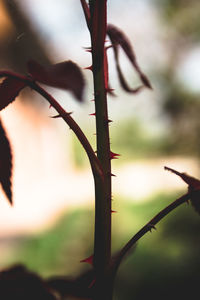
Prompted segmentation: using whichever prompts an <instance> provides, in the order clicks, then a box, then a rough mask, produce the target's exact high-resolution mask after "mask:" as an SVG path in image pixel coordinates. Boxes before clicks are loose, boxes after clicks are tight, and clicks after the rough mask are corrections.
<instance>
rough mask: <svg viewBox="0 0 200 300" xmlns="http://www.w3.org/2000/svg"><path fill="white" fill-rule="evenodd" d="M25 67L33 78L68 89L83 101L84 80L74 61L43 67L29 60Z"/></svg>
mask: <svg viewBox="0 0 200 300" xmlns="http://www.w3.org/2000/svg"><path fill="white" fill-rule="evenodd" d="M27 67H28V71H29V73H30V74H31V75H32V77H33V79H34V80H36V81H39V82H41V83H44V84H46V85H49V86H52V87H56V88H60V89H64V90H70V91H71V92H72V93H73V94H74V96H75V97H76V99H77V100H78V101H80V102H81V101H83V91H84V87H85V80H84V77H83V74H82V72H81V69H80V68H79V67H78V65H76V64H75V63H74V62H72V61H70V60H68V61H64V62H61V63H58V64H54V65H50V66H47V67H44V66H42V65H40V64H39V63H37V62H36V61H34V60H30V61H28V63H27Z"/></svg>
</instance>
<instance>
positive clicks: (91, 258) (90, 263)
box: [80, 255, 94, 265]
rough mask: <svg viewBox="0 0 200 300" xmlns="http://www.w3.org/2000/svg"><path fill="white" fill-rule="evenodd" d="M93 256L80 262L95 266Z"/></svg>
mask: <svg viewBox="0 0 200 300" xmlns="http://www.w3.org/2000/svg"><path fill="white" fill-rule="evenodd" d="M93 257H94V256H93V255H90V256H89V257H87V258H85V259H82V260H80V262H81V263H82V262H84V263H87V264H89V265H93Z"/></svg>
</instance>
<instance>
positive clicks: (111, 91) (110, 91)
mask: <svg viewBox="0 0 200 300" xmlns="http://www.w3.org/2000/svg"><path fill="white" fill-rule="evenodd" d="M114 90H115V89H111V88H107V89H106V92H107V93H111V94H112V93H113V92H114Z"/></svg>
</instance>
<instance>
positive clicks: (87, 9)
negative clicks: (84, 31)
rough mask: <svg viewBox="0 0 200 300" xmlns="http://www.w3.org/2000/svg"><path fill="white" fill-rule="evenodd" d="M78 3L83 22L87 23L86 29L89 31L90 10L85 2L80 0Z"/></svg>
mask: <svg viewBox="0 0 200 300" xmlns="http://www.w3.org/2000/svg"><path fill="white" fill-rule="evenodd" d="M80 1H81V5H82V8H83V12H84V15H85V20H86V23H87V27H88V29H89V31H90V9H89V6H88V4H87V3H86V1H85V0H80Z"/></svg>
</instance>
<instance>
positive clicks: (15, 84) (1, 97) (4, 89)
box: [0, 77, 26, 110]
mask: <svg viewBox="0 0 200 300" xmlns="http://www.w3.org/2000/svg"><path fill="white" fill-rule="evenodd" d="M25 86H26V84H25V83H24V82H23V81H21V80H18V79H16V78H11V77H7V78H5V79H4V80H3V81H2V83H1V84H0V110H2V109H3V108H5V107H6V106H7V105H8V104H10V103H11V102H13V101H14V100H15V98H16V97H17V96H18V94H19V92H20V91H21V90H22V89H23V88H24V87H25Z"/></svg>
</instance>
